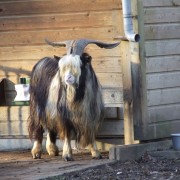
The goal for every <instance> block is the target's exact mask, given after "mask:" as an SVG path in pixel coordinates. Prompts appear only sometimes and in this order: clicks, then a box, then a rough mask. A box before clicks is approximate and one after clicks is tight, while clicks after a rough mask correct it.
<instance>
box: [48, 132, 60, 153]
mask: <svg viewBox="0 0 180 180" xmlns="http://www.w3.org/2000/svg"><path fill="white" fill-rule="evenodd" d="M56 136H57V133H56V132H54V131H49V132H48V133H47V141H46V150H47V152H48V154H49V155H50V156H58V154H59V150H58V147H57V146H56Z"/></svg>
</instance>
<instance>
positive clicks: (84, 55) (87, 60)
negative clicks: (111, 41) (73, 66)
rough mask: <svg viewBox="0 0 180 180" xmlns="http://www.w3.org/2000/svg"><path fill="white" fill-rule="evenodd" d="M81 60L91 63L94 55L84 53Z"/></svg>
mask: <svg viewBox="0 0 180 180" xmlns="http://www.w3.org/2000/svg"><path fill="white" fill-rule="evenodd" d="M81 60H82V61H83V62H84V63H91V60H92V57H91V56H90V55H89V54H87V53H83V54H82V55H81Z"/></svg>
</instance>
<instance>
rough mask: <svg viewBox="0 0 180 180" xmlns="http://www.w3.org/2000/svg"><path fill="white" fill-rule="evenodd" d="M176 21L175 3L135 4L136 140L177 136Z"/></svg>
mask: <svg viewBox="0 0 180 180" xmlns="http://www.w3.org/2000/svg"><path fill="white" fill-rule="evenodd" d="M179 18H180V3H179V1H176V3H172V1H170V0H167V1H163V0H162V1H161V0H160V1H151V0H138V21H139V33H140V35H141V42H140V64H139V67H138V73H139V75H138V76H139V77H138V78H137V79H134V82H133V83H134V85H135V87H136V88H137V89H136V90H134V98H135V99H136V98H137V99H138V100H135V102H134V104H133V106H134V130H135V134H134V135H135V138H136V139H139V140H150V139H159V138H167V137H169V136H170V134H171V133H179V132H180V43H179V42H180V36H179V34H180V24H179ZM132 66H133V64H132ZM132 68H133V67H132ZM133 75H134V76H136V75H135V74H133ZM137 80H139V83H137V82H136V81H137ZM137 85H139V86H137Z"/></svg>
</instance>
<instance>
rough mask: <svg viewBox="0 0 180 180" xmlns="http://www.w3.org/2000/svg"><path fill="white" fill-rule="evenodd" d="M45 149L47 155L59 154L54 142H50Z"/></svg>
mask: <svg viewBox="0 0 180 180" xmlns="http://www.w3.org/2000/svg"><path fill="white" fill-rule="evenodd" d="M46 150H47V152H48V154H49V156H58V155H59V149H58V147H57V146H56V145H54V144H51V145H50V146H46Z"/></svg>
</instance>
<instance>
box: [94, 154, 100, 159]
mask: <svg viewBox="0 0 180 180" xmlns="http://www.w3.org/2000/svg"><path fill="white" fill-rule="evenodd" d="M92 159H102V156H101V154H99V155H98V156H92Z"/></svg>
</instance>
